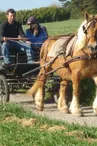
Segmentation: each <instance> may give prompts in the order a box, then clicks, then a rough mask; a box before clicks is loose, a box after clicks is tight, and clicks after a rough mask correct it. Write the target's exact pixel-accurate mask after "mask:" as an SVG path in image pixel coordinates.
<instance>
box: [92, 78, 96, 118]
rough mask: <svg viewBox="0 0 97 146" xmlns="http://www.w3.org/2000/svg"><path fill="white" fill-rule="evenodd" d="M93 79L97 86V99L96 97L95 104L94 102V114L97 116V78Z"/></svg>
mask: <svg viewBox="0 0 97 146" xmlns="http://www.w3.org/2000/svg"><path fill="white" fill-rule="evenodd" d="M93 79H94V82H95V85H96V97H95V99H94V102H93V112H94V114H95V115H97V76H96V77H94V78H93Z"/></svg>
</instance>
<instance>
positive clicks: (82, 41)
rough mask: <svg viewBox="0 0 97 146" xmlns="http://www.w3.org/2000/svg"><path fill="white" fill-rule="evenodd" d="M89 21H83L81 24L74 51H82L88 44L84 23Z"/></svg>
mask: <svg viewBox="0 0 97 146" xmlns="http://www.w3.org/2000/svg"><path fill="white" fill-rule="evenodd" d="M86 23H87V21H86V20H85V21H83V23H82V24H81V25H80V27H79V29H78V32H77V40H76V42H75V46H74V51H75V52H77V51H80V50H81V49H83V48H84V47H85V46H86V35H85V33H84V31H83V25H85V24H86Z"/></svg>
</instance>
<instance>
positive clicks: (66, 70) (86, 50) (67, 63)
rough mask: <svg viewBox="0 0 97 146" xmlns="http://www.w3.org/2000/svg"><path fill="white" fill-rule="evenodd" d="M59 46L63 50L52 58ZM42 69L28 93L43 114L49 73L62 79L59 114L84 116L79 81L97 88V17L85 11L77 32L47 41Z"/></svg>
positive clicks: (95, 109)
mask: <svg viewBox="0 0 97 146" xmlns="http://www.w3.org/2000/svg"><path fill="white" fill-rule="evenodd" d="M62 40H66V41H65V43H64V42H63V43H61V41H62ZM70 42H72V43H71V44H72V45H70ZM57 46H58V48H61V49H59V50H60V51H59V52H57V51H55V52H56V53H55V56H54V57H53V56H50V53H51V52H53V50H56V48H57ZM64 46H65V47H64ZM62 48H63V51H62ZM64 48H65V49H64ZM69 48H72V50H71V49H69ZM64 50H65V51H64ZM68 50H69V51H68ZM40 66H41V69H40V72H39V74H38V76H37V80H36V81H35V83H34V85H33V86H32V87H31V88H30V89H29V90H28V92H27V93H28V94H30V95H33V96H34V98H35V104H36V109H38V110H40V111H42V110H43V109H44V90H45V83H46V79H47V77H48V74H49V73H51V72H56V74H57V75H58V76H60V78H61V81H60V90H59V98H58V105H57V106H58V109H59V111H62V112H64V113H65V114H67V113H71V114H72V115H75V116H82V115H83V111H82V109H81V107H80V103H79V93H80V81H81V80H82V79H84V78H86V77H89V78H91V79H93V80H94V82H95V85H97V16H90V15H89V14H88V13H87V12H86V13H85V20H84V21H83V22H82V24H81V25H80V27H79V28H78V31H77V33H75V34H73V35H69V36H66V37H60V36H55V37H50V38H48V39H47V40H46V41H45V42H44V43H43V45H42V48H41V51H40ZM69 81H71V82H72V88H73V93H72V101H71V104H70V107H69V106H68V104H67V102H66V98H65V94H66V88H67V85H68V82H69ZM96 92H97V91H96ZM93 112H94V114H95V115H97V95H96V97H95V99H94V101H93Z"/></svg>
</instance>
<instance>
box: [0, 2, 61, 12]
mask: <svg viewBox="0 0 97 146" xmlns="http://www.w3.org/2000/svg"><path fill="white" fill-rule="evenodd" d="M52 4H57V5H60V2H59V0H0V11H6V10H7V9H9V8H13V9H15V10H16V11H18V10H31V9H34V8H40V7H48V6H50V5H52Z"/></svg>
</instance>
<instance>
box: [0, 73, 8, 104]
mask: <svg viewBox="0 0 97 146" xmlns="http://www.w3.org/2000/svg"><path fill="white" fill-rule="evenodd" d="M8 101H9V88H8V84H7V80H6V78H5V76H3V75H0V102H1V103H5V102H8Z"/></svg>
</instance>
